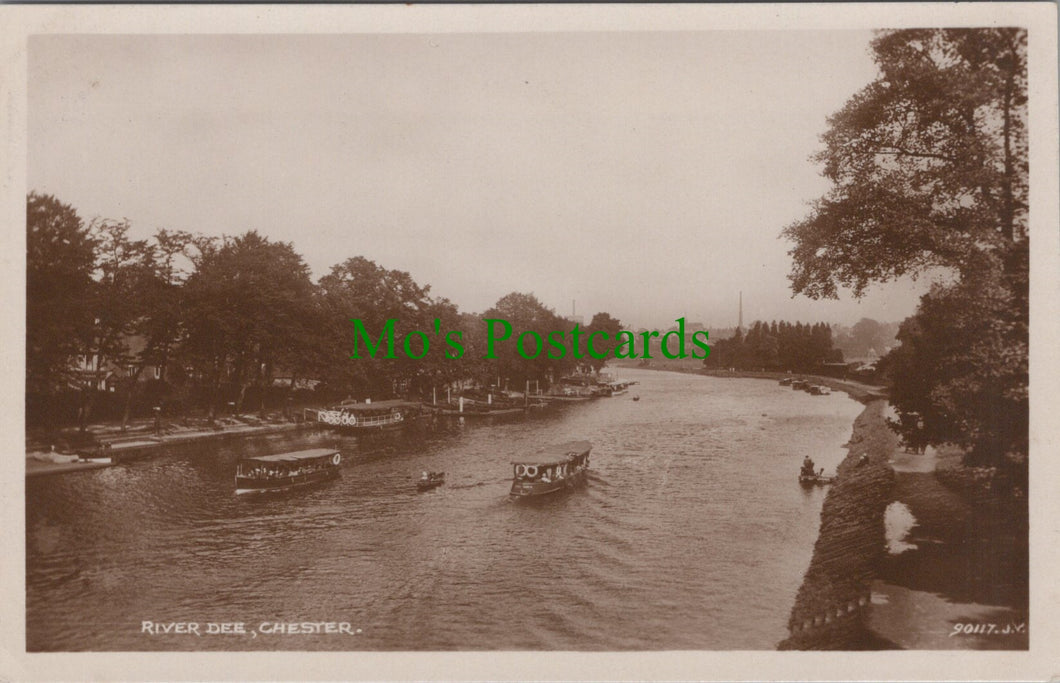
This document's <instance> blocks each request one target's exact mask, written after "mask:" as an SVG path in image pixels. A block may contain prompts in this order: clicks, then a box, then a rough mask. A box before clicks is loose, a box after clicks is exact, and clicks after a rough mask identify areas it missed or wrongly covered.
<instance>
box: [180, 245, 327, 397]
mask: <svg viewBox="0 0 1060 683" xmlns="http://www.w3.org/2000/svg"><path fill="white" fill-rule="evenodd" d="M196 246H197V250H198V253H197V255H196V256H195V259H194V262H195V271H194V272H193V273H192V274H191V275H190V276H189V277H188V280H187V282H186V283H185V285H184V299H183V308H184V319H185V325H186V330H187V331H186V339H185V343H184V346H183V348H184V352H185V354H186V357H187V359H188V360H189V361H190V362H191V363H193V364H194V366H195V367H196V370H197V372H198V374H199V375H200V380H201V381H202V382H204V383H205V384H206V386H207V387H208V400H209V404H210V416H211V417H213V416H214V415H215V414H216V410H217V407H218V402H219V401H220V400H221V399H222V397H224V398H228V399H234V403H235V404H236V405H235V407H236V410H237V411H238V410H241V409H242V406H243V401H244V399H245V398H246V393H247V390H248V389H249V388H251V387H256V388H257V390H258V397H259V400H261V401H262V402H261V403H259V407H260V408H261V409H262V410H264V402H263V399H264V394H265V390H266V387H268V386H270V385H271V383H272V378H273V376H274V372H275V369H276V367H277V364H278V363H283V362H284V360H286V359H289V358H290V355H291V354H292V353H295V352H296V351H297V349H298V347H299V345H301V344H302V343H303V340H304V339H305V335H306V333H307V329H308V325H307V320H306V319H307V317H308V316H310V315H311V312H312V311H313V302H312V289H313V284H312V282H311V281H310V279H309V268H308V266H306V264H305V262H304V261H303V260H302V257H301V255H300V254H298V253H297V252H296V251H295V250H294V247H293V246H292V245H291V244H289V243H286V242H271V241H269V240H268V239H267V238H265V237H263V236H261V235H259V234H258V233H257V232H255V231H250V232H247V233H244V234H243V235H240V236H238V237H226V238H223V239H219V240H218V239H209V238H199V239H198V240H197V245H196ZM225 387H228V389H229V391H230V393H228V394H225V393H224V391H225Z"/></svg>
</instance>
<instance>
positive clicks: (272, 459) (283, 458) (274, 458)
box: [243, 448, 338, 463]
mask: <svg viewBox="0 0 1060 683" xmlns="http://www.w3.org/2000/svg"><path fill="white" fill-rule="evenodd" d="M336 453H338V451H337V450H335V449H334V448H313V449H310V450H308V451H294V452H292V453H277V454H275V455H259V456H257V457H254V458H243V462H266V463H277V462H299V461H301V460H313V459H315V458H324V457H331V456H333V455H335V454H336Z"/></svg>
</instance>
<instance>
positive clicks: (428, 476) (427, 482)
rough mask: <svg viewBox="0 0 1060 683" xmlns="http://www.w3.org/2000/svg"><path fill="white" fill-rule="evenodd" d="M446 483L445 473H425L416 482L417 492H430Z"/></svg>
mask: <svg viewBox="0 0 1060 683" xmlns="http://www.w3.org/2000/svg"><path fill="white" fill-rule="evenodd" d="M444 483H445V472H424V473H423V476H422V477H420V480H419V481H417V482H416V490H417V491H430V490H431V489H433V488H436V487H438V486H441V485H442V484H444Z"/></svg>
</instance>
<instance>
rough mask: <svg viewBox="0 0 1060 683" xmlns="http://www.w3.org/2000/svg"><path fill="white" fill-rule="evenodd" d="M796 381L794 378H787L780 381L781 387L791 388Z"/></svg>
mask: <svg viewBox="0 0 1060 683" xmlns="http://www.w3.org/2000/svg"><path fill="white" fill-rule="evenodd" d="M794 381H795V378H794V377H785V378H784V379H782V380H780V386H782V387H787V386H791V383H792V382H794Z"/></svg>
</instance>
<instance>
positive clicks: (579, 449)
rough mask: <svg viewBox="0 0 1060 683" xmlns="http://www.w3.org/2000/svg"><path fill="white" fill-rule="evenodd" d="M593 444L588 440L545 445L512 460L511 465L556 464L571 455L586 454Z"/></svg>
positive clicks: (569, 457) (564, 460) (566, 459)
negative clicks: (521, 457)
mask: <svg viewBox="0 0 1060 683" xmlns="http://www.w3.org/2000/svg"><path fill="white" fill-rule="evenodd" d="M592 448H593V445H592V443H590V442H588V441H567V442H565V443H558V444H555V445H553V446H545V447H544V448H542V449H541V450H540V451H538V452H537V453H534V454H533V455H528V456H526V457H525V458H523V459H521V460H513V461H512V464H513V465H537V466H539V467H541V466H546V467H547V466H548V465H558V464H560V463H563V462H567V461H568V460H570V459H571V458H573V457H576V456H582V455H587V454H588V453H589V451H590V450H592Z"/></svg>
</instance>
